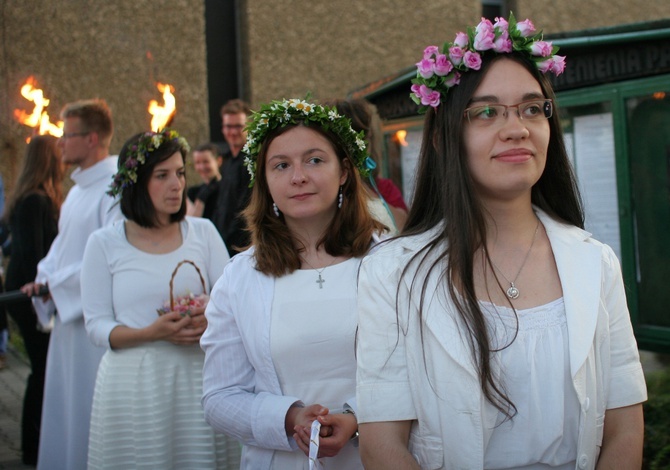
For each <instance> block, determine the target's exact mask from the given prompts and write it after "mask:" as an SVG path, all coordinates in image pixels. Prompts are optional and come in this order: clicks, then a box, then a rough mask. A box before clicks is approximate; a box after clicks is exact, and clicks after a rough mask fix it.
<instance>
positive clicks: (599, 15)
mask: <svg viewBox="0 0 670 470" xmlns="http://www.w3.org/2000/svg"><path fill="white" fill-rule="evenodd" d="M514 3H516V5H517V8H515V9H514V12H515V15H516V16H517V18H518V17H519V16H522V17H523V18H525V17H529V18H532V20H533V21H534V22H535V24H537V25H541V26H542V27H543V29H544V31H545V32H546V33H557V32H563V31H579V30H583V29H592V28H601V27H606V26H614V25H619V24H627V23H638V22H641V21H653V20H658V19H661V18H670V2H668V1H667V0H589V1H584V0H560V1H556V0H514ZM517 11H518V12H519V14H518V15H517Z"/></svg>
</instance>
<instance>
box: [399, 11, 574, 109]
mask: <svg viewBox="0 0 670 470" xmlns="http://www.w3.org/2000/svg"><path fill="white" fill-rule="evenodd" d="M487 51H492V52H494V53H498V54H506V53H510V52H512V51H516V52H521V53H524V54H526V55H527V56H528V58H530V59H531V60H532V61H533V62H535V64H536V65H537V68H538V70H539V71H540V72H542V73H547V72H552V73H554V74H555V75H556V76H558V75H560V74H561V73H563V70H564V69H565V57H564V56H559V55H556V53H557V52H558V46H554V45H553V44H552V43H551V42H549V41H544V40H543V36H542V31H539V32H536V30H535V26H534V25H533V23H532V22H531V21H530V20H528V19H526V20H524V21H520V22H517V21H516V18H514V14H513V13H510V15H509V20H505V19H504V18H496V22H495V23H491V21H489V20H487V19H485V18H482V21H481V22H480V23H479V24H478V25H477V26H476V27H474V28H473V27H469V28H468V32H467V34H466V33H463V32H460V33H458V34H456V38H455V39H454V41H453V42H448V43H445V44H444V45H443V46H442V49H440V48H439V47H438V46H428V47H426V49H425V50H424V51H423V59H421V60H420V61H419V62H417V63H416V67H417V72H416V78H414V79H413V80H412V93H411V94H410V97H411V98H412V100H413V101H414V102H415V103H416V104H418V105H419V112H420V113H425V112H426V110H427V109H428V107H429V106H430V107H432V108H437V107H438V106H439V105H440V103H441V101H442V100H443V99H446V97H447V93H448V92H449V89H450V88H451V87H454V86H456V85H458V84H459V82H460V79H461V75H462V74H463V73H465V72H468V71H469V70H479V69H480V68H481V66H482V54H483V53H485V52H487Z"/></svg>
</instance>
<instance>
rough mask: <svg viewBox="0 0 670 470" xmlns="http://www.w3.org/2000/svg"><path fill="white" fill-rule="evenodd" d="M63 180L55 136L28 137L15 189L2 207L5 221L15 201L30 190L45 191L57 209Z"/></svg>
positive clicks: (60, 202) (14, 205)
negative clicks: (3, 207)
mask: <svg viewBox="0 0 670 470" xmlns="http://www.w3.org/2000/svg"><path fill="white" fill-rule="evenodd" d="M62 180H63V164H62V162H61V153H60V149H59V148H58V139H57V138H56V137H53V136H50V135H38V136H35V137H33V138H31V139H30V143H29V144H28V147H27V148H26V154H25V157H24V159H23V165H22V167H21V170H20V172H19V175H18V177H17V179H16V185H15V187H14V191H13V193H12V196H11V197H10V198H9V201H8V203H7V207H6V208H5V214H4V216H3V218H4V220H7V221H8V220H9V218H10V217H11V214H12V212H13V211H14V208H15V207H16V203H17V202H18V201H20V200H21V199H23V198H24V197H25V196H27V195H28V194H30V193H33V192H44V193H45V194H46V195H47V196H48V197H49V199H51V202H52V203H53V206H54V208H55V209H56V211H58V210H59V209H60V206H61V204H62V202H63V188H62V186H61V183H62Z"/></svg>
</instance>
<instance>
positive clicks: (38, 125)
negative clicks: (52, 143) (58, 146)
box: [14, 76, 63, 140]
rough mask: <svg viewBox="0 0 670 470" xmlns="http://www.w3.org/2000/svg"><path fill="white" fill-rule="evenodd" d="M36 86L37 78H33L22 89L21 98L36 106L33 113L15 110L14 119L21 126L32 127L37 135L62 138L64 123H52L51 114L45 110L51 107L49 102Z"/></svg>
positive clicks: (29, 78)
mask: <svg viewBox="0 0 670 470" xmlns="http://www.w3.org/2000/svg"><path fill="white" fill-rule="evenodd" d="M36 85H37V82H36V81H35V77H32V76H31V77H28V79H27V80H26V83H25V85H23V86H22V87H21V96H23V97H24V98H25V99H27V100H28V101H32V102H33V103H34V104H35V106H34V108H33V112H32V113H30V114H28V113H27V112H25V111H24V110H22V109H15V110H14V117H15V118H16V120H17V121H19V122H20V123H21V124H25V125H26V126H29V127H32V128H33V129H34V130H35V133H36V134H40V135H43V134H51V135H53V136H55V137H60V136H62V135H63V121H58V122H57V123H56V124H53V123H52V122H51V120H50V119H49V113H47V112H46V110H45V108H46V107H47V106H49V100H48V99H47V98H45V97H44V92H43V91H42V90H41V89H40V88H37V87H36ZM28 140H30V139H28Z"/></svg>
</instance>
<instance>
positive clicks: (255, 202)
mask: <svg viewBox="0 0 670 470" xmlns="http://www.w3.org/2000/svg"><path fill="white" fill-rule="evenodd" d="M364 139H365V136H364V135H363V133H362V132H355V131H354V130H353V129H352V128H351V123H350V120H349V119H348V118H346V117H344V116H341V115H339V114H338V113H337V111H336V110H335V109H334V108H330V107H327V106H321V105H314V104H311V103H308V102H306V101H303V100H298V99H291V100H284V101H273V102H272V103H270V104H268V105H264V106H261V108H260V110H259V111H258V112H255V113H253V114H252V116H251V120H250V122H249V125H248V134H247V144H246V146H245V148H244V153H245V154H246V155H247V159H246V161H245V163H246V165H247V168H248V170H249V173H250V175H251V181H252V184H253V185H254V186H253V191H252V195H251V201H250V203H249V206H248V207H247V209H246V210H245V212H244V216H245V217H246V219H247V225H248V227H249V228H250V229H251V235H252V236H251V238H252V243H253V246H252V248H250V249H249V250H247V251H245V252H242V253H241V254H239V255H237V256H235V257H234V258H233V259H232V260H231V262H230V263H229V264H228V265H227V266H226V268H225V269H224V271H223V275H222V276H221V278H220V279H219V281H218V282H217V283H216V285H215V286H214V289H213V290H212V298H211V301H210V303H209V305H208V306H207V310H206V312H205V315H206V316H207V320H208V326H207V331H205V334H204V335H203V336H202V340H201V341H200V344H201V346H202V348H203V349H204V350H205V367H204V372H203V389H204V390H203V392H204V397H203V406H204V408H205V416H206V418H207V421H208V422H209V423H210V424H211V425H212V426H213V427H214V428H215V429H216V430H217V431H219V432H224V433H226V434H229V435H231V436H234V437H236V438H237V439H239V440H240V441H242V442H243V443H244V449H243V451H242V465H241V468H243V469H245V470H246V469H249V470H264V469H273V470H289V469H290V470H300V469H305V470H307V469H308V468H310V469H312V468H314V469H316V468H324V469H333V470H340V469H347V470H356V469H362V468H363V467H362V464H361V460H360V457H359V454H358V447H357V440H356V439H355V436H356V435H357V428H358V424H357V421H356V400H355V394H356V358H355V356H354V342H355V336H356V273H357V271H358V266H359V263H360V258H361V257H362V256H363V255H364V254H365V253H367V251H368V248H369V247H370V245H371V243H372V240H373V236H374V234H376V233H381V232H382V229H383V226H382V225H381V224H380V223H379V222H376V221H374V220H373V219H372V218H371V216H370V215H369V213H368V211H367V195H366V194H365V190H364V188H363V184H362V181H361V177H360V175H359V173H361V174H362V175H364V176H367V175H368V173H369V171H370V170H369V168H368V167H367V166H366V165H365V162H366V159H367V151H366V145H365V141H364Z"/></svg>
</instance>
